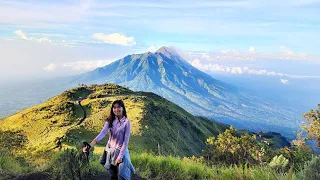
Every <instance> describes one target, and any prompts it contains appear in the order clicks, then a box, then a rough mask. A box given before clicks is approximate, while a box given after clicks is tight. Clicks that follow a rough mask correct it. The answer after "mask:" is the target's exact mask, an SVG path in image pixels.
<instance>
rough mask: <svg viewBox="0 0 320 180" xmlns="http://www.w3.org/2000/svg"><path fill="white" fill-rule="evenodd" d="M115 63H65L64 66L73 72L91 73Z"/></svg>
mask: <svg viewBox="0 0 320 180" xmlns="http://www.w3.org/2000/svg"><path fill="white" fill-rule="evenodd" d="M114 61H115V60H97V61H78V62H70V63H64V64H63V65H62V66H63V67H65V68H71V70H75V71H89V70H94V69H96V68H98V67H103V66H106V65H108V64H110V63H112V62H114Z"/></svg>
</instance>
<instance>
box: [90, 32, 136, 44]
mask: <svg viewBox="0 0 320 180" xmlns="http://www.w3.org/2000/svg"><path fill="white" fill-rule="evenodd" d="M92 38H93V39H95V40H100V41H103V42H104V43H108V44H119V45H122V46H132V45H135V44H136V42H135V40H134V38H133V37H127V36H125V35H123V34H119V33H113V34H104V33H95V34H93V35H92Z"/></svg>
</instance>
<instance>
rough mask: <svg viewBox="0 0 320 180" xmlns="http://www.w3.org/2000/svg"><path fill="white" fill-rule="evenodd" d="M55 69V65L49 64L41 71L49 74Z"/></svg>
mask: <svg viewBox="0 0 320 180" xmlns="http://www.w3.org/2000/svg"><path fill="white" fill-rule="evenodd" d="M56 68H57V65H55V64H53V63H50V64H49V65H48V66H46V67H44V68H43V69H44V70H45V71H48V72H51V71H54V70H55V69H56Z"/></svg>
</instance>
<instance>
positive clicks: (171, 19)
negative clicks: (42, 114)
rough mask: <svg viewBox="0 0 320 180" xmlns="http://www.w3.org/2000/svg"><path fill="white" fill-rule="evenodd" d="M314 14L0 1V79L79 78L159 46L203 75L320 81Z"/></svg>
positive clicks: (310, 4)
mask: <svg viewBox="0 0 320 180" xmlns="http://www.w3.org/2000/svg"><path fill="white" fill-rule="evenodd" d="M319 10H320V1H315V0H306V1H294V0H291V1H289V0H283V1H281V2H279V1H275V0H271V1H246V0H244V1H229V0H227V1H173V2H172V1H132V0H130V1H120V2H115V1H95V0H83V1H75V0H67V1H41V2H40V1H14V0H4V1H1V2H0V50H1V52H3V53H1V55H0V58H1V63H2V65H1V68H0V70H1V72H2V75H1V77H0V79H7V78H26V77H39V75H41V77H52V76H61V75H70V74H76V73H81V72H85V71H88V70H92V69H94V68H96V67H98V66H102V65H105V64H108V63H110V62H112V61H114V60H116V59H118V58H121V57H123V56H125V55H127V54H132V53H142V52H146V51H148V50H151V51H154V50H156V49H157V48H159V47H161V46H163V45H165V46H174V47H177V48H179V49H180V50H181V51H183V52H184V53H185V54H187V55H188V57H186V59H187V60H188V61H189V62H190V63H191V64H193V65H194V66H196V67H197V68H199V69H201V70H203V71H206V72H208V73H217V72H218V73H231V74H235V75H236V74H241V73H247V74H250V75H258V74H259V73H260V71H261V73H262V75H270V76H279V77H278V78H279V81H280V80H281V79H285V80H288V78H294V77H297V76H299V77H300V78H301V77H304V78H309V79H310V78H311V79H312V78H315V77H319V76H320V73H319V72H318V69H319V68H320V64H319V62H320V58H319V57H320V56H319V47H320V13H318V12H320V11H319ZM10 67H15V68H16V71H15V72H12V70H11V69H12V68H10ZM206 67H210V68H211V69H208V68H206ZM228 67H229V69H230V68H231V70H229V71H228ZM246 67H247V68H246ZM232 68H238V69H237V70H234V71H232ZM248 69H249V70H248ZM250 69H251V71H250ZM262 70H265V72H262ZM268 72H269V74H268ZM272 72H274V73H272ZM261 73H260V75H261ZM274 74H276V75H274ZM277 74H287V76H280V75H277ZM307 76H308V77H307ZM281 82H287V81H281ZM284 84H285V83H284ZM287 84H288V83H287Z"/></svg>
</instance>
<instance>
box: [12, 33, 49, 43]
mask: <svg viewBox="0 0 320 180" xmlns="http://www.w3.org/2000/svg"><path fill="white" fill-rule="evenodd" d="M14 34H15V35H16V36H18V37H19V38H20V39H24V40H28V41H36V42H38V43H52V40H50V39H48V38H47V37H41V38H39V39H36V38H31V37H27V35H26V34H25V33H24V32H23V31H22V30H16V31H15V32H14Z"/></svg>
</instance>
